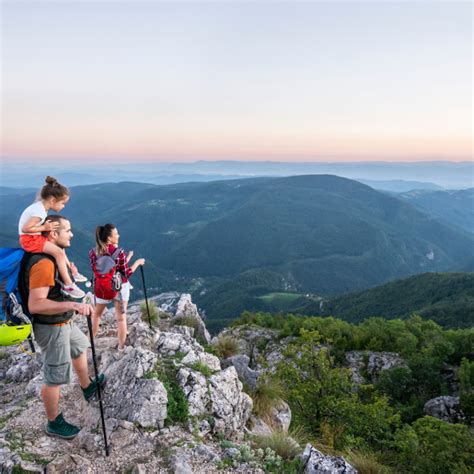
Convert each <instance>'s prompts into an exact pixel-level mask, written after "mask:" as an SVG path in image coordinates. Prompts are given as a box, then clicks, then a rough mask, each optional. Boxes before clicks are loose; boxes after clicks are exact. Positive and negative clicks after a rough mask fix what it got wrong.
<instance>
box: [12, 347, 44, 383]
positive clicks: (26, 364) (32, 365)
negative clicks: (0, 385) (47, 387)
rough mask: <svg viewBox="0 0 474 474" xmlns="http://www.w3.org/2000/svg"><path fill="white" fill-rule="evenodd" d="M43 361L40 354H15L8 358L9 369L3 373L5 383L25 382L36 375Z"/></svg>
mask: <svg viewBox="0 0 474 474" xmlns="http://www.w3.org/2000/svg"><path fill="white" fill-rule="evenodd" d="M42 366H43V360H42V358H41V355H40V354H36V355H31V356H30V355H27V354H17V355H13V356H11V358H10V367H9V368H8V370H7V371H6V373H5V380H6V381H7V382H27V381H29V380H31V379H33V378H34V377H36V375H38V373H39V371H40V370H41V367H42Z"/></svg>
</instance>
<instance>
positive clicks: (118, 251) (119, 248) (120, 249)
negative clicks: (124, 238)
mask: <svg viewBox="0 0 474 474" xmlns="http://www.w3.org/2000/svg"><path fill="white" fill-rule="evenodd" d="M122 250H123V249H122V247H117V248H116V249H115V252H114V253H113V254H112V255H111V257H112V258H113V259H114V260H115V259H116V258H117V257H118V256H119V253H120V252H121V251H122Z"/></svg>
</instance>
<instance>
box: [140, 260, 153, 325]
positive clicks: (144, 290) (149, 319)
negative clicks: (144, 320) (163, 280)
mask: <svg viewBox="0 0 474 474" xmlns="http://www.w3.org/2000/svg"><path fill="white" fill-rule="evenodd" d="M140 272H141V274H142V283H143V293H144V294H145V303H146V312H147V313H148V322H149V324H150V329H152V327H151V316H150V308H148V297H147V295H146V285H145V272H144V271H143V265H140Z"/></svg>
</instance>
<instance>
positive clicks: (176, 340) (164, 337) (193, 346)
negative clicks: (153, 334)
mask: <svg viewBox="0 0 474 474" xmlns="http://www.w3.org/2000/svg"><path fill="white" fill-rule="evenodd" d="M156 350H157V351H158V353H159V354H160V355H162V356H172V355H175V354H176V353H177V352H181V353H183V354H187V353H188V352H190V351H195V352H203V351H204V349H203V347H202V346H201V345H200V344H199V343H198V342H197V341H196V340H195V339H193V338H191V337H188V336H185V335H183V334H178V333H174V332H162V333H161V334H160V336H159V337H158V341H157V343H156Z"/></svg>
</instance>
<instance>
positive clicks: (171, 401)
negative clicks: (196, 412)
mask: <svg viewBox="0 0 474 474" xmlns="http://www.w3.org/2000/svg"><path fill="white" fill-rule="evenodd" d="M176 371H177V368H176V366H175V365H174V364H173V361H172V360H168V361H165V360H160V361H158V362H157V363H156V365H155V367H154V368H153V369H152V370H151V371H149V372H147V373H146V374H145V376H144V378H145V379H158V380H160V381H161V383H162V384H163V386H164V387H165V389H166V392H167V394H168V404H167V406H166V409H167V415H166V420H165V423H166V425H172V424H174V423H180V422H181V423H182V422H185V421H187V420H188V419H189V405H188V400H187V399H186V395H185V394H184V392H183V389H182V388H181V387H180V385H179V383H178V381H177V379H176Z"/></svg>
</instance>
